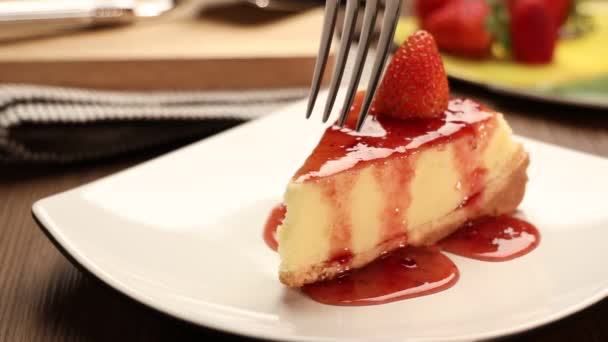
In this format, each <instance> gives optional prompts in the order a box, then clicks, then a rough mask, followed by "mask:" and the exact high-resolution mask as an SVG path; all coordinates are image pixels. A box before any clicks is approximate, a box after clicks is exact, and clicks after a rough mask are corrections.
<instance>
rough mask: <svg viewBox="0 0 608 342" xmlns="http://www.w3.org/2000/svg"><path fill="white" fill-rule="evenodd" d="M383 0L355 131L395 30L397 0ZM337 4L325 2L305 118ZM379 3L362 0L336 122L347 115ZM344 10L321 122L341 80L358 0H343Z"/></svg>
mask: <svg viewBox="0 0 608 342" xmlns="http://www.w3.org/2000/svg"><path fill="white" fill-rule="evenodd" d="M384 2H385V4H384V15H383V17H384V18H383V22H382V30H381V33H380V38H379V42H378V46H377V51H376V57H375V60H374V65H373V66H372V71H371V77H370V80H369V84H368V87H367V94H366V95H365V99H364V100H363V106H362V109H361V113H360V114H359V119H358V121H357V125H356V126H355V128H356V130H357V131H359V130H360V129H361V126H363V123H364V122H365V118H366V117H367V114H368V111H369V109H370V106H371V104H372V99H373V98H374V94H375V93H376V88H377V86H378V82H379V80H380V76H381V75H382V70H383V67H384V64H385V62H386V58H387V56H388V53H389V50H390V47H391V42H392V39H393V35H394V34H395V29H396V27H397V20H398V19H399V14H400V13H399V12H400V7H401V0H385V1H384ZM338 5H339V0H328V1H327V3H326V5H325V19H324V24H323V32H322V34H321V44H320V47H319V54H318V57H317V63H316V65H315V70H314V74H313V82H312V86H311V89H310V95H309V99H308V108H307V111H306V118H309V117H310V115H311V114H312V110H313V108H314V105H315V102H316V99H317V95H318V93H319V88H320V87H321V78H322V75H323V72H324V71H325V65H326V63H327V56H328V54H329V50H330V47H331V42H332V37H333V32H334V27H335V25H336V16H337V11H338ZM379 5H380V4H379V1H378V0H367V1H366V2H365V13H364V15H363V28H362V29H361V36H360V38H359V47H358V50H357V56H356V58H355V64H354V68H353V77H352V78H351V80H350V84H349V86H348V90H347V94H346V98H345V101H344V106H343V107H342V111H341V114H340V119H339V120H338V123H339V125H340V126H342V127H343V126H344V124H345V123H346V119H347V118H348V113H349V110H350V107H351V106H352V102H353V99H354V96H355V92H356V90H357V86H358V85H359V81H360V80H361V73H362V71H363V66H364V62H365V59H366V58H367V52H368V48H369V43H370V40H371V39H370V38H371V35H372V34H371V33H372V31H373V29H374V23H375V21H376V16H377V13H378V7H379ZM345 11H346V13H345V19H344V25H343V28H342V35H341V37H342V38H341V43H340V48H339V50H338V58H337V60H336V66H335V68H334V73H333V75H332V79H331V83H330V86H329V95H328V97H327V102H326V104H325V111H324V114H323V122H326V121H327V120H328V118H329V116H330V113H331V110H332V108H333V105H334V102H335V100H336V94H337V92H338V87H339V86H340V82H341V80H342V76H343V73H344V66H345V65H346V59H347V56H348V50H349V49H350V46H351V42H352V40H353V31H354V27H355V24H356V22H357V15H358V12H359V0H346V10H345Z"/></svg>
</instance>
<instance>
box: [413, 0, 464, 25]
mask: <svg viewBox="0 0 608 342" xmlns="http://www.w3.org/2000/svg"><path fill="white" fill-rule="evenodd" d="M452 1H454V0H416V2H415V3H414V7H415V10H416V15H417V16H418V18H419V19H420V20H421V21H423V20H424V19H426V18H427V17H428V16H429V15H431V13H433V12H435V11H436V10H438V9H440V8H441V7H443V6H445V5H447V4H448V3H450V2H452Z"/></svg>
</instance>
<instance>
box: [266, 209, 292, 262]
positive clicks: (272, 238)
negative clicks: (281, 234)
mask: <svg viewBox="0 0 608 342" xmlns="http://www.w3.org/2000/svg"><path fill="white" fill-rule="evenodd" d="M286 212H287V208H286V207H285V205H284V204H279V205H277V206H276V207H274V208H273V209H272V211H271V212H270V215H269V216H268V218H267V219H266V225H265V226H264V241H265V242H266V244H267V245H268V247H270V248H271V249H272V250H273V251H276V250H277V249H278V248H279V242H278V241H277V228H279V226H280V225H281V223H283V219H284V218H285V213H286Z"/></svg>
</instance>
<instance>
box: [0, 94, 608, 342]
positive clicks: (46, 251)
mask: <svg viewBox="0 0 608 342" xmlns="http://www.w3.org/2000/svg"><path fill="white" fill-rule="evenodd" d="M453 88H455V89H458V90H459V93H460V94H462V95H472V96H473V97H475V98H477V99H479V100H480V101H481V102H484V103H486V104H488V105H491V106H493V107H495V108H498V109H499V110H501V111H503V112H505V113H507V118H508V120H509V122H510V123H511V125H512V126H513V129H514V130H515V132H516V133H518V134H520V135H523V136H527V137H532V138H535V139H538V140H542V141H545V142H549V143H554V144H558V145H561V146H565V147H568V148H572V149H575V150H580V151H584V152H588V153H592V154H595V155H599V156H603V157H605V158H606V157H608V111H599V110H588V109H584V108H576V107H565V106H556V105H547V104H542V103H535V102H528V101H523V100H515V99H512V98H507V97H500V96H496V95H493V94H489V93H486V92H484V91H482V90H481V89H477V88H473V87H470V86H466V85H464V84H455V85H454V86H453ZM166 150H167V148H162V149H156V150H152V151H147V152H142V153H138V154H132V155H130V156H123V157H120V158H115V159H112V160H105V161H99V162H95V163H88V164H81V165H71V166H31V165H29V166H28V165H12V166H7V165H0V341H163V340H201V339H205V338H210V339H211V338H213V339H219V338H220V337H221V338H225V339H227V340H234V341H237V340H238V341H240V340H245V339H243V338H238V337H235V336H230V335H226V334H222V333H218V332H215V331H212V330H208V329H205V328H201V327H196V326H193V325H189V324H186V323H183V322H180V321H177V320H175V319H173V318H170V317H167V316H165V315H163V314H160V313H157V312H155V311H154V310H152V309H149V308H146V307H144V306H142V305H140V304H138V303H136V302H134V301H132V300H130V299H128V298H126V297H124V296H122V295H121V294H119V293H118V292H117V291H115V290H113V289H111V288H108V287H106V286H105V285H103V284H101V283H100V282H98V281H97V280H96V279H93V278H91V277H89V276H87V275H85V274H83V273H81V272H80V271H79V270H78V269H77V268H75V267H74V266H73V265H71V264H70V263H69V262H68V260H67V259H66V258H64V257H63V256H62V255H61V254H60V253H59V252H58V251H57V249H56V248H55V247H54V246H53V245H52V244H51V242H49V240H48V239H47V238H46V237H45V235H44V234H43V233H42V232H41V231H40V229H39V228H38V227H37V226H36V224H35V222H34V220H33V219H32V217H31V214H30V209H31V205H32V203H33V202H34V201H36V200H38V199H40V198H43V197H45V196H48V195H51V194H54V193H57V192H60V191H63V190H67V189H70V188H72V187H75V186H77V185H81V184H84V183H87V182H90V181H92V180H95V179H98V178H100V177H103V176H106V175H109V174H111V173H114V172H116V171H120V170H122V169H124V168H126V167H128V166H131V165H134V164H136V163H139V162H141V161H144V160H146V159H149V158H152V157H155V156H157V155H160V154H162V153H164V152H166ZM532 158H533V157H532ZM564 167H571V168H573V172H575V168H576V166H575V165H569V164H568V163H567V161H564ZM547 172H551V170H547ZM532 181H533V180H532ZM581 205H585V204H584V203H581ZM607 228H608V227H607ZM564 272H566V273H567V272H568V270H564ZM505 340H509V341H510V340H530V341H574V340H576V341H598V342H600V341H608V300H604V301H602V302H600V303H598V304H596V305H593V306H592V307H590V308H588V309H585V310H583V311H582V312H580V313H577V314H575V315H573V316H570V317H568V318H566V319H563V320H560V321H558V322H556V323H553V324H550V325H548V326H544V327H541V328H539V329H536V330H533V331H530V332H527V333H524V334H520V335H516V336H511V337H508V338H506V339H505Z"/></svg>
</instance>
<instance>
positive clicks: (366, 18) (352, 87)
mask: <svg viewBox="0 0 608 342" xmlns="http://www.w3.org/2000/svg"><path fill="white" fill-rule="evenodd" d="M365 6H366V7H365V14H364V15H363V27H362V29H361V36H360V38H359V47H358V49H357V57H356V58H355V64H354V67H353V68H354V69H353V76H352V78H351V80H350V84H349V86H348V90H347V91H346V98H345V99H344V106H343V107H342V112H341V113H340V119H339V125H340V127H344V123H346V119H347V118H348V113H349V112H350V107H351V106H352V104H353V99H354V97H355V92H356V91H357V86H358V85H359V81H361V74H362V73H363V67H364V66H365V58H366V57H367V52H368V51H369V43H370V41H371V39H370V38H371V33H372V32H373V29H374V23H375V22H376V15H377V14H378V0H367V1H366V2H365Z"/></svg>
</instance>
